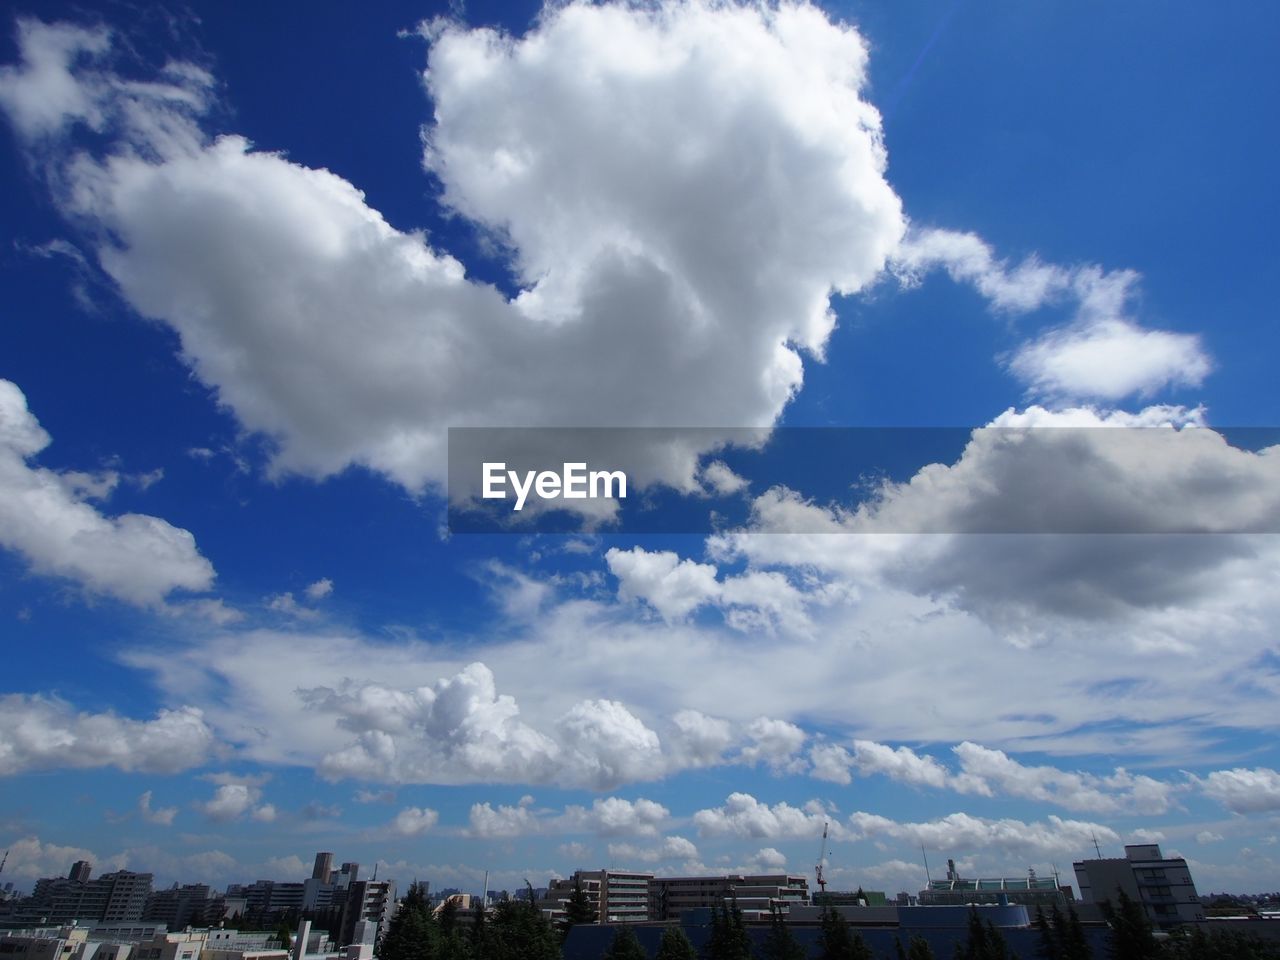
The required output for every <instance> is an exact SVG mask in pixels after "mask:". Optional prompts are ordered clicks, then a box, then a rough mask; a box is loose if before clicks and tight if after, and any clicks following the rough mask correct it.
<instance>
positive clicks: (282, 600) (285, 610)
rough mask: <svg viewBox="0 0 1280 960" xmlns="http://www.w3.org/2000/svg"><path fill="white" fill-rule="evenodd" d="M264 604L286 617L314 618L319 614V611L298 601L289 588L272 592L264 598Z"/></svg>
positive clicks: (273, 611)
mask: <svg viewBox="0 0 1280 960" xmlns="http://www.w3.org/2000/svg"><path fill="white" fill-rule="evenodd" d="M265 605H266V608H267V609H268V610H270V611H271V612H272V613H279V614H283V615H284V616H286V617H293V618H295V619H298V620H314V619H316V618H317V617H318V616H320V613H319V611H317V610H313V609H312V608H310V607H304V606H303V605H302V604H300V603H298V601H297V600H296V599H295V598H294V596H293V591H291V590H287V591H285V592H284V593H276V594H272V595H271V596H269V597H267V598H266V601H265Z"/></svg>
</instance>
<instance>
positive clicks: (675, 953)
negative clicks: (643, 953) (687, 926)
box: [654, 927, 698, 960]
mask: <svg viewBox="0 0 1280 960" xmlns="http://www.w3.org/2000/svg"><path fill="white" fill-rule="evenodd" d="M654 960H698V952H697V951H696V950H694V949H693V944H692V943H690V942H689V938H688V937H687V936H685V933H684V931H683V930H681V929H680V928H679V927H667V929H665V930H663V931H662V942H661V943H660V944H658V956H657V957H656V958H654Z"/></svg>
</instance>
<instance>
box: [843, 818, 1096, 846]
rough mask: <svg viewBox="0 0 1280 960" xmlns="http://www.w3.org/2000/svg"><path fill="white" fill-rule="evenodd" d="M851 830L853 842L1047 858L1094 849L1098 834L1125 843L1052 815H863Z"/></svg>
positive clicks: (1089, 825) (1092, 826) (1090, 826)
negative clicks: (906, 818) (914, 818)
mask: <svg viewBox="0 0 1280 960" xmlns="http://www.w3.org/2000/svg"><path fill="white" fill-rule="evenodd" d="M849 831H850V834H849V837H850V839H853V840H861V839H868V840H875V839H879V838H886V837H887V838H892V839H896V840H907V841H910V842H911V843H912V844H913V845H920V844H923V845H924V846H925V847H927V848H929V849H931V850H940V851H943V852H950V851H953V850H959V851H962V852H968V851H975V850H982V851H991V850H998V851H1001V852H1003V853H1005V854H1032V855H1035V856H1043V857H1049V856H1053V855H1057V856H1062V855H1076V854H1079V853H1080V851H1082V850H1085V849H1089V848H1091V845H1092V843H1093V838H1094V836H1095V835H1096V836H1097V838H1098V840H1099V841H1100V842H1103V843H1108V844H1119V843H1120V837H1119V835H1118V834H1117V833H1116V832H1115V831H1114V830H1112V829H1111V828H1110V827H1106V826H1103V825H1102V824H1098V823H1089V822H1087V821H1081V820H1063V819H1062V818H1060V817H1055V816H1052V815H1051V816H1049V817H1048V818H1047V819H1046V820H1044V821H1033V822H1024V821H1022V820H1014V819H1000V820H989V819H984V818H981V817H974V816H971V815H969V814H967V813H952V814H949V815H948V816H945V817H942V818H940V819H937V820H931V821H927V822H923V823H900V822H898V821H895V820H891V819H889V818H888V817H882V816H879V815H878V814H872V813H863V812H861V811H859V812H857V813H854V814H851V815H850V816H849Z"/></svg>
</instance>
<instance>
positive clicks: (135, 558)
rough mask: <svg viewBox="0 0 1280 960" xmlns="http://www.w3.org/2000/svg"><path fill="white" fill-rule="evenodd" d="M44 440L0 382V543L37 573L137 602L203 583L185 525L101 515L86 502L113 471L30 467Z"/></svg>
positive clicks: (17, 395) (159, 600) (154, 601)
mask: <svg viewBox="0 0 1280 960" xmlns="http://www.w3.org/2000/svg"><path fill="white" fill-rule="evenodd" d="M49 443H50V438H49V435H48V434H47V433H46V432H45V431H44V430H43V429H42V428H41V427H40V424H39V422H38V421H37V420H36V418H35V417H34V416H32V414H31V413H30V412H29V411H28V410H27V400H26V397H25V396H24V395H23V393H22V391H21V390H19V389H18V387H17V386H16V385H15V384H13V383H10V382H9V381H8V380H0V544H3V545H4V546H6V547H8V548H9V549H11V550H15V551H17V552H18V553H20V554H21V555H22V556H23V557H24V558H25V559H26V561H27V562H28V563H29V564H30V565H31V567H32V569H34V570H35V571H36V572H38V573H42V574H47V575H51V576H57V577H66V578H68V579H70V580H73V581H75V582H77V583H79V584H81V585H82V586H83V587H84V588H85V589H86V590H87V591H89V592H90V593H95V594H105V595H108V596H113V597H116V598H118V599H120V600H124V601H126V602H128V603H133V604H137V605H139V606H159V605H161V604H163V602H164V598H165V596H166V595H168V594H169V593H170V592H171V591H173V590H196V591H200V590H207V589H209V587H210V586H211V585H212V584H213V576H214V574H213V566H212V564H210V563H209V561H208V560H206V559H205V558H204V557H202V556H201V555H200V553H199V551H197V549H196V543H195V538H194V537H193V536H192V535H191V534H190V533H188V532H187V531H186V530H181V529H179V528H177V527H174V526H171V525H170V524H168V523H166V522H165V521H163V520H161V519H159V518H157V517H150V516H146V515H145V514H138V513H126V514H122V515H121V516H118V517H108V516H105V515H103V514H102V513H101V512H99V510H98V509H97V508H96V507H95V506H93V505H92V504H90V503H89V502H87V501H88V500H89V499H101V498H102V497H105V496H106V495H107V494H109V493H110V492H111V490H112V489H113V488H114V486H115V482H116V477H115V475H110V476H108V477H103V476H99V475H89V474H84V473H77V472H74V471H72V472H69V473H58V472H55V471H53V470H46V469H43V468H40V467H32V466H30V465H29V464H28V463H27V461H28V460H30V459H31V458H33V457H35V456H36V454H38V453H39V452H40V451H41V450H43V449H44V448H45V447H47V446H48V445H49Z"/></svg>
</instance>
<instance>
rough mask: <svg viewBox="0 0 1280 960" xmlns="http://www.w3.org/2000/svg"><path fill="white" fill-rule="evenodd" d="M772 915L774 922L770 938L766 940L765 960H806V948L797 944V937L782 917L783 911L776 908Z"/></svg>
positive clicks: (770, 926)
mask: <svg viewBox="0 0 1280 960" xmlns="http://www.w3.org/2000/svg"><path fill="white" fill-rule="evenodd" d="M771 913H772V922H771V923H770V924H769V933H768V936H766V937H765V939H764V957H765V960H805V950H804V947H802V946H800V944H799V943H797V942H796V938H795V935H794V934H792V932H791V930H790V929H789V928H788V927H787V923H786V921H785V920H784V919H783V917H782V911H781V910H780V909H779V908H777V907H774V908H773V909H772V910H771Z"/></svg>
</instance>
